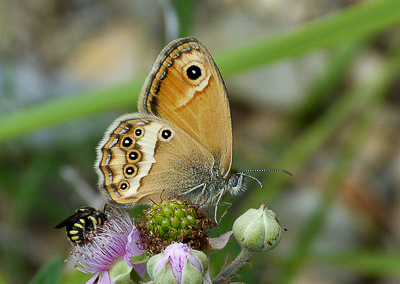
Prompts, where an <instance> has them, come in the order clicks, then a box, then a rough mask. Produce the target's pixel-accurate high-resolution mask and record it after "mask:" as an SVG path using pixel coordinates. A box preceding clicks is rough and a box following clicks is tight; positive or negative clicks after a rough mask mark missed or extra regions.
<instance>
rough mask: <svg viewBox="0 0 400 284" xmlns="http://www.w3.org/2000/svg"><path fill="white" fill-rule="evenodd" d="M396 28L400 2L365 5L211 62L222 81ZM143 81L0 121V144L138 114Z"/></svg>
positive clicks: (17, 113)
mask: <svg viewBox="0 0 400 284" xmlns="http://www.w3.org/2000/svg"><path fill="white" fill-rule="evenodd" d="M399 22H400V1H399V0H395V1H369V2H366V3H362V4H359V5H355V6H353V7H350V8H348V9H345V10H343V11H340V12H338V13H334V14H331V15H328V16H326V17H323V18H321V19H317V20H315V21H312V22H310V23H307V24H305V25H304V26H301V27H299V28H294V29H292V30H290V31H288V32H285V33H282V34H280V35H277V36H274V37H271V38H268V39H265V40H260V41H255V42H250V43H247V44H246V45H243V46H241V47H237V48H232V49H229V50H227V51H225V52H224V53H221V54H217V55H216V56H215V59H216V62H217V64H218V66H219V68H220V70H221V73H222V74H223V76H224V77H229V76H232V75H235V74H238V73H240V72H244V71H245V70H249V69H251V68H255V67H259V66H265V65H266V64H270V63H272V62H275V61H277V60H282V59H284V58H288V57H293V56H297V55H300V54H304V53H305V52H308V51H311V50H315V49H320V48H327V47H333V46H338V45H341V44H343V43H345V42H347V41H349V40H351V41H353V40H355V39H357V38H360V37H365V36H368V35H373V34H376V33H377V32H379V31H382V30H384V29H387V28H389V27H391V26H393V25H395V24H397V23H399ZM143 81H144V78H143V77H140V78H136V79H135V80H133V81H132V82H129V83H125V84H121V85H119V86H113V87H110V88H103V89H101V90H94V91H90V92H84V93H78V94H75V95H74V96H69V97H64V98H58V99H55V100H53V101H49V102H44V103H42V104H40V105H35V106H30V107H27V108H24V109H21V110H17V111H15V112H12V113H8V114H4V115H2V117H1V118H0V142H3V141H6V140H8V139H10V138H13V137H17V136H21V135H24V134H27V133H30V132H33V131H35V130H38V129H42V128H45V127H49V126H51V125H55V124H59V123H63V122H66V121H68V120H73V119H78V118H82V117H85V116H89V115H94V114H98V113H101V112H103V111H106V110H109V109H112V108H114V107H118V106H123V105H126V104H129V105H132V110H135V109H136V106H135V103H134V101H135V100H136V99H137V97H138V94H139V92H140V89H141V85H142V83H143Z"/></svg>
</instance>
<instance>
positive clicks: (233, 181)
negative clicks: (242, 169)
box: [229, 175, 238, 187]
mask: <svg viewBox="0 0 400 284" xmlns="http://www.w3.org/2000/svg"><path fill="white" fill-rule="evenodd" d="M237 185H238V176H237V175H233V176H231V178H230V179H229V186H231V187H235V186H237Z"/></svg>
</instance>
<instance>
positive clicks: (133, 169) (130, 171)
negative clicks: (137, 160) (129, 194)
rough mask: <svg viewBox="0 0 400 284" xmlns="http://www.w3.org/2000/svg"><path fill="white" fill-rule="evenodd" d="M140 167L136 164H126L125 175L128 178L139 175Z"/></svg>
mask: <svg viewBox="0 0 400 284" xmlns="http://www.w3.org/2000/svg"><path fill="white" fill-rule="evenodd" d="M137 171H138V168H137V166H136V165H134V164H126V165H125V166H124V176H125V177H126V178H133V177H135V176H136V175H137Z"/></svg>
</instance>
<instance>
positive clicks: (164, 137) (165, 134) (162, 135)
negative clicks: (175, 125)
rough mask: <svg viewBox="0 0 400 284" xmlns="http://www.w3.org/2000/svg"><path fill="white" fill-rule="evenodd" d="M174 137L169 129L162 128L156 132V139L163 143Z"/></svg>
mask: <svg viewBox="0 0 400 284" xmlns="http://www.w3.org/2000/svg"><path fill="white" fill-rule="evenodd" d="M173 136H174V131H173V130H172V129H171V128H169V127H163V128H161V130H160V131H159V132H158V139H159V140H161V141H164V142H168V141H169V140H171V139H172V137H173Z"/></svg>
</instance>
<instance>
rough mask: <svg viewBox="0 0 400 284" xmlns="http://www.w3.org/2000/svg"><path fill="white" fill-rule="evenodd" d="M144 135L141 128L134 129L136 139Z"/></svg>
mask: <svg viewBox="0 0 400 284" xmlns="http://www.w3.org/2000/svg"><path fill="white" fill-rule="evenodd" d="M143 134H144V130H143V129H142V128H136V129H135V136H136V138H140V137H142V136H143Z"/></svg>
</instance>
